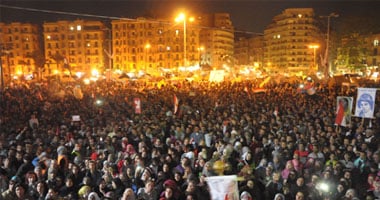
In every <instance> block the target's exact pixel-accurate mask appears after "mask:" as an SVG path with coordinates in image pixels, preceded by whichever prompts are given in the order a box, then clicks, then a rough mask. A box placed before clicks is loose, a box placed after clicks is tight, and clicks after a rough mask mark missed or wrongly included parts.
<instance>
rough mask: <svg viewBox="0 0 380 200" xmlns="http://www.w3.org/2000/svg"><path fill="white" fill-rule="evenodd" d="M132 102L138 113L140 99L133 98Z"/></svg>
mask: <svg viewBox="0 0 380 200" xmlns="http://www.w3.org/2000/svg"><path fill="white" fill-rule="evenodd" d="M133 103H134V105H135V113H136V114H140V113H141V100H140V98H134V99H133Z"/></svg>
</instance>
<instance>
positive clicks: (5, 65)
mask: <svg viewBox="0 0 380 200" xmlns="http://www.w3.org/2000/svg"><path fill="white" fill-rule="evenodd" d="M39 34H40V33H39V31H38V26H37V25H35V24H30V23H19V22H13V23H9V24H6V23H0V48H1V49H0V50H1V61H2V70H3V72H2V73H3V76H4V77H5V78H4V79H5V80H4V81H6V82H8V83H9V81H10V80H11V78H13V77H14V76H20V75H28V74H33V73H37V66H35V61H34V59H33V53H34V52H35V51H37V50H40V37H39Z"/></svg>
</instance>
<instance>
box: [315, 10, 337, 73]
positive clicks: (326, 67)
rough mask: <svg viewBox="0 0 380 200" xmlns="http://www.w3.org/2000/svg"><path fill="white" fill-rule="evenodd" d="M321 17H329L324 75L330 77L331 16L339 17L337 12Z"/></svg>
mask: <svg viewBox="0 0 380 200" xmlns="http://www.w3.org/2000/svg"><path fill="white" fill-rule="evenodd" d="M320 17H321V18H327V34H326V51H325V57H324V60H323V66H324V75H325V77H328V72H329V58H328V56H329V43H330V18H331V17H339V15H338V14H336V13H330V14H329V15H327V16H320Z"/></svg>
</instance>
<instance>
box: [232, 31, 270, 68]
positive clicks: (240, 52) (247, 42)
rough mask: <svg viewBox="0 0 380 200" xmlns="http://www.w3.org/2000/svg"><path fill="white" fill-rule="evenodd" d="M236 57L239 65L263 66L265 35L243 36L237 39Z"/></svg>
mask: <svg viewBox="0 0 380 200" xmlns="http://www.w3.org/2000/svg"><path fill="white" fill-rule="evenodd" d="M235 59H236V64H238V65H249V66H254V67H259V68H261V67H262V66H263V61H264V37H263V36H261V35H255V36H252V35H247V36H241V37H239V38H238V39H237V40H236V41H235Z"/></svg>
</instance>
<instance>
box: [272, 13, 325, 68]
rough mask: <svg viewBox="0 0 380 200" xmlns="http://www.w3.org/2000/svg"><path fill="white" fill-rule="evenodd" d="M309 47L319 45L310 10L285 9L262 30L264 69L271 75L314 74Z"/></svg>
mask: <svg viewBox="0 0 380 200" xmlns="http://www.w3.org/2000/svg"><path fill="white" fill-rule="evenodd" d="M312 44H322V43H321V40H320V31H319V29H318V27H317V26H316V19H315V16H314V10H313V9H312V8H291V9H286V10H284V11H283V12H282V13H281V14H279V15H277V16H275V17H274V18H273V22H272V23H271V24H270V25H268V26H267V27H266V29H265V30H264V46H265V48H264V62H265V63H264V65H265V66H264V67H265V68H266V69H267V70H268V71H270V72H274V73H290V74H294V73H300V72H301V73H304V74H308V73H311V72H313V71H316V70H317V66H315V65H317V64H316V63H318V62H316V60H315V59H318V58H317V57H316V56H315V53H314V51H315V50H316V49H311V48H310V45H312ZM314 64H315V65H314Z"/></svg>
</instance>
